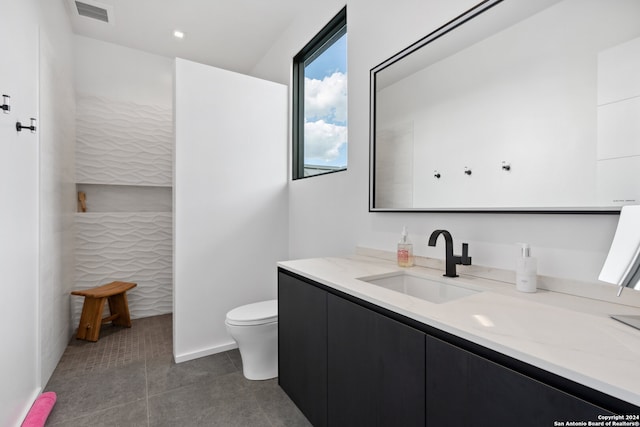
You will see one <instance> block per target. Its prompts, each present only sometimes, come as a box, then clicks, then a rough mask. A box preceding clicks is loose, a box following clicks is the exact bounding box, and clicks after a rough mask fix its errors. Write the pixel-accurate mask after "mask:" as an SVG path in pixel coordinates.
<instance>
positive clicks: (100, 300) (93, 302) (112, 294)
mask: <svg viewBox="0 0 640 427" xmlns="http://www.w3.org/2000/svg"><path fill="white" fill-rule="evenodd" d="M136 286H137V284H136V283H129V282H111V283H109V284H106V285H102V286H98V287H97V288H91V289H85V290H82V291H73V292H71V295H80V296H83V297H84V305H83V306H82V315H81V316H80V325H78V334H77V335H76V338H77V339H79V340H87V341H93V342H96V341H98V338H99V336H100V325H102V324H103V323H108V322H113V324H114V325H118V326H125V327H127V328H130V327H131V318H130V317H129V304H128V303H127V294H126V292H127V291H128V290H129V289H132V288H135V287H136ZM107 299H108V300H109V311H110V312H111V315H110V316H108V317H105V318H104V319H103V318H102V310H103V309H104V303H105V301H106V300H107Z"/></svg>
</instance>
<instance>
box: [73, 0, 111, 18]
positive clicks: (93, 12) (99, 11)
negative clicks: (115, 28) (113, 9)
mask: <svg viewBox="0 0 640 427" xmlns="http://www.w3.org/2000/svg"><path fill="white" fill-rule="evenodd" d="M75 3H76V9H77V10H78V15H80V16H85V17H87V18H91V19H97V20H98V21H102V22H107V23H108V22H109V11H108V10H107V8H106V7H101V5H100V6H98V5H97V4H95V3H94V4H89V3H87V2H81V1H77V0H76V2H75Z"/></svg>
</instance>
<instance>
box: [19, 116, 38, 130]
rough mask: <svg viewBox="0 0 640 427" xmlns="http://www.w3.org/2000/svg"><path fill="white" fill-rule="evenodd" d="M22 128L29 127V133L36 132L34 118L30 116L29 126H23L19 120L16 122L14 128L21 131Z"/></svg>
mask: <svg viewBox="0 0 640 427" xmlns="http://www.w3.org/2000/svg"><path fill="white" fill-rule="evenodd" d="M22 129H29V130H30V131H31V133H36V119H34V118H33V117H31V126H25V125H23V124H22V123H20V122H17V123H16V130H17V131H18V132H22Z"/></svg>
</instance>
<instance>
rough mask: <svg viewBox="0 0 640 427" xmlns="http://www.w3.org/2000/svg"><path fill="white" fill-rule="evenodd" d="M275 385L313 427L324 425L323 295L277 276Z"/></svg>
mask: <svg viewBox="0 0 640 427" xmlns="http://www.w3.org/2000/svg"><path fill="white" fill-rule="evenodd" d="M278 377H279V378H278V383H279V384H280V387H282V389H283V390H284V391H285V392H286V393H287V394H288V395H289V397H290V398H291V400H292V401H293V402H294V403H295V404H296V405H297V406H298V408H300V410H301V411H302V413H303V414H304V415H305V416H306V417H307V419H308V420H309V421H310V422H311V423H312V424H313V425H314V426H316V427H323V426H326V425H327V292H325V291H324V290H322V289H320V288H317V287H315V286H313V285H310V284H308V283H306V282H304V281H302V280H299V279H297V278H295V277H292V276H290V275H287V274H284V273H282V272H280V273H279V274H278Z"/></svg>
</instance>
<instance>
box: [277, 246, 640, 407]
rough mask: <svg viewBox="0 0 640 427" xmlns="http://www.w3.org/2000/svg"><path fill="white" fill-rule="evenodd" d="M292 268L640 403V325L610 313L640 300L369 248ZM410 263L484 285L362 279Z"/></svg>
mask: <svg viewBox="0 0 640 427" xmlns="http://www.w3.org/2000/svg"><path fill="white" fill-rule="evenodd" d="M278 265H279V266H280V267H282V268H284V269H285V270H288V271H291V272H293V273H296V274H299V275H301V276H304V277H307V278H309V279H312V280H314V281H316V282H318V283H321V284H323V285H326V286H329V287H331V288H334V289H337V290H339V291H342V292H345V293H347V294H350V295H353V296H355V297H358V298H360V299H363V300H365V301H368V302H371V303H373V304H375V305H378V306H380V307H384V308H386V309H389V310H391V311H394V312H396V313H399V314H402V315H404V316H406V317H409V318H412V319H415V320H417V321H419V322H422V323H424V324H426V325H430V326H433V327H435V328H438V329H440V330H443V331H445V332H448V333H451V334H453V335H457V336H459V337H461V338H464V339H466V340H468V341H471V342H474V343H476V344H479V345H482V346H484V347H487V348H490V349H492V350H495V351H498V352H500V353H503V354H505V355H508V356H511V357H513V358H515V359H518V360H521V361H523V362H526V363H529V364H531V365H533V366H536V367H539V368H541V369H544V370H546V371H549V372H552V373H554V374H557V375H560V376H562V377H565V378H568V379H570V380H573V381H575V382H577V383H580V384H583V385H585V386H588V387H591V388H594V389H596V390H599V391H601V392H603V393H606V394H609V395H611V396H614V397H617V398H619V399H622V400H625V401H627V402H630V403H633V404H634V405H637V406H640V330H637V329H634V328H632V327H630V326H627V325H625V324H623V323H620V322H618V321H616V320H613V319H611V318H609V316H608V315H609V314H636V315H637V314H640V312H639V309H638V308H637V307H630V306H625V305H619V304H613V303H609V302H603V301H599V300H593V299H588V298H581V297H577V296H572V295H567V294H562V293H558V292H550V291H538V292H536V293H533V294H525V293H521V292H517V291H516V290H515V286H514V285H512V284H509V283H503V282H496V281H492V280H487V279H481V278H476V277H472V276H464V275H461V277H459V278H455V279H451V278H446V277H442V273H443V272H442V271H439V270H434V269H430V268H424V267H411V268H409V269H402V268H400V267H398V266H396V265H395V263H392V262H390V261H386V260H382V259H379V258H374V257H368V256H353V257H348V258H312V259H301V260H293V261H284V262H280V263H278ZM400 270H409V271H410V272H411V274H413V275H421V276H424V277H428V278H431V279H436V280H442V281H445V282H446V281H451V282H452V283H457V284H459V285H461V286H464V287H467V288H471V289H475V290H480V291H482V292H478V293H475V294H473V295H470V296H466V297H464V298H460V299H456V300H454V301H450V302H446V303H441V304H435V303H431V302H428V301H424V300H421V299H418V298H414V297H412V296H409V295H404V294H401V293H398V292H394V291H391V290H388V289H385V288H382V287H379V286H375V285H372V284H370V283H367V282H364V281H362V280H358V278H361V277H367V276H374V275H379V274H387V273H393V272H395V271H400Z"/></svg>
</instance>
